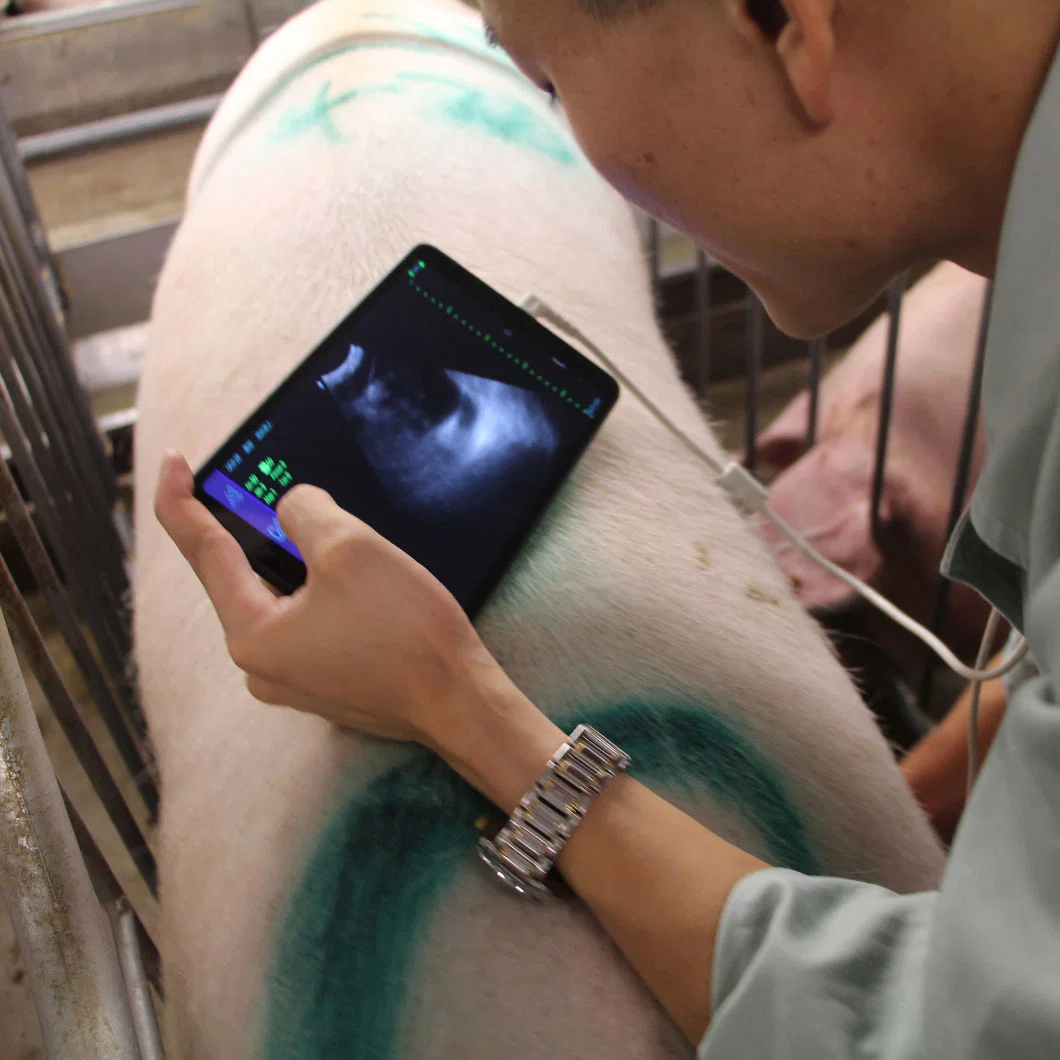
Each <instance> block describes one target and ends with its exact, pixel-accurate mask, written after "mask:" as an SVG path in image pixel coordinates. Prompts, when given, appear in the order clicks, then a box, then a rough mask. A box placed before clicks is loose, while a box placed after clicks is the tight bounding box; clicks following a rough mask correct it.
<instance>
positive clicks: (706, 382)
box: [696, 250, 711, 397]
mask: <svg viewBox="0 0 1060 1060" xmlns="http://www.w3.org/2000/svg"><path fill="white" fill-rule="evenodd" d="M710 355H711V343H710V262H708V261H707V255H706V254H704V253H703V251H702V250H697V251H696V388H697V390H698V391H699V396H700V397H706V395H707V391H708V390H709V389H710Z"/></svg>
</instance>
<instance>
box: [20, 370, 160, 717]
mask: <svg viewBox="0 0 1060 1060" xmlns="http://www.w3.org/2000/svg"><path fill="white" fill-rule="evenodd" d="M0 431H3V433H4V436H5V437H6V439H7V442H8V444H9V445H10V446H11V450H12V453H13V454H14V459H15V463H16V466H17V467H18V469H19V472H20V473H21V474H22V476H23V478H24V480H25V481H26V485H27V489H28V492H29V494H30V496H31V498H32V499H33V501H34V503H35V504H36V505H37V515H38V518H39V519H40V520H41V523H42V526H43V528H44V531H45V534H46V535H47V537H48V541H49V544H50V545H51V547H52V548H53V549H54V551H55V553H56V556H57V558H58V561H59V566H60V567H61V568H62V569H63V570H64V571H65V572H67V575H68V580H69V584H70V587H71V589H72V591H73V592H74V594H75V597H76V598H77V599H78V603H79V604H80V606H81V609H82V612H83V613H84V616H85V618H86V620H87V621H88V622H89V624H90V626H91V627H92V629H93V632H94V633H95V634H96V641H97V645H98V647H99V650H100V654H101V656H102V658H103V660H104V662H105V663H106V665H107V667H108V668H109V670H110V672H111V674H112V675H113V676H114V677H115V680H116V683H117V686H118V691H119V694H121V695H122V699H123V701H124V702H125V704H126V707H127V710H128V713H129V721H130V723H131V724H133V725H134V726H137V732H138V734H142V732H143V731H144V726H143V718H142V716H141V715H140V714H139V712H138V708H137V707H136V704H135V698H134V697H133V696H132V695H131V693H130V690H129V689H128V688H127V686H126V685H125V684H124V683H123V681H122V678H123V676H124V669H125V664H126V659H127V658H128V651H127V648H126V647H125V645H124V644H123V643H122V642H121V641H120V640H119V639H118V631H116V630H115V628H114V623H113V618H112V616H108V614H107V610H106V607H107V603H108V601H106V600H103V601H100V600H99V598H98V596H97V594H96V592H95V591H94V590H95V584H94V582H90V583H89V584H87V585H86V584H85V582H84V580H83V579H82V578H79V577H78V576H77V575H78V570H77V566H76V564H75V563H74V562H73V560H72V558H71V555H70V548H69V544H68V541H67V534H66V533H64V532H63V528H62V525H61V524H58V523H57V522H56V516H55V513H54V511H53V510H52V505H51V494H50V492H49V490H48V488H47V486H46V484H45V483H44V481H43V479H42V478H41V477H40V473H39V470H38V469H37V467H36V465H35V463H34V461H33V459H32V457H31V455H30V453H29V452H28V449H27V446H26V442H25V439H24V436H23V433H22V431H21V429H20V427H19V424H18V422H17V419H16V417H15V415H14V412H13V410H12V408H11V405H10V403H9V401H8V396H7V393H6V391H5V390H4V388H3V387H2V386H0ZM0 465H3V466H0V492H2V493H3V500H2V501H0V504H2V503H4V501H6V502H7V503H9V504H10V505H11V506H12V507H14V508H18V507H19V505H20V504H21V497H20V495H19V493H18V489H17V487H15V484H14V480H13V479H12V478H11V472H10V471H9V470H8V468H7V466H6V464H4V463H3V461H0ZM20 525H21V526H22V527H23V528H28V530H31V531H32V536H33V537H36V530H35V529H34V528H33V523H32V520H29V519H27V520H25V521H24V522H23V521H21V520H20ZM74 525H75V526H76V524H74ZM12 528H13V529H15V530H16V533H17V528H16V526H15V523H14V521H12ZM19 545H20V546H21V547H22V548H23V550H25V549H26V547H27V546H26V544H24V543H23V541H22V540H21V539H20V540H19ZM30 547H31V548H32V541H31V543H30ZM28 558H29V557H28V554H27V559H28ZM100 630H102V631H103V636H102V637H100V636H99V631H100Z"/></svg>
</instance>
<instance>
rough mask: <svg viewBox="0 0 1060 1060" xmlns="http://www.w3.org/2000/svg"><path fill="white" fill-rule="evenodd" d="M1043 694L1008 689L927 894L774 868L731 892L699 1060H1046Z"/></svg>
mask: <svg viewBox="0 0 1060 1060" xmlns="http://www.w3.org/2000/svg"><path fill="white" fill-rule="evenodd" d="M1054 573H1055V572H1054ZM1052 580H1056V579H1055V578H1054V579H1052ZM1054 588H1055V589H1057V590H1060V585H1057V586H1055V587H1054ZM1042 595H1043V596H1048V595H1051V594H1049V592H1048V589H1047V590H1046V592H1045V593H1043V594H1042ZM1052 595H1053V599H1054V600H1055V601H1056V604H1055V606H1053V607H1050V606H1049V605H1048V604H1046V606H1045V607H1042V606H1041V603H1043V602H1044V601H1042V600H1039V601H1038V603H1039V606H1038V607H1037V608H1036V609H1035V610H1036V614H1035V619H1036V625H1038V627H1039V629H1038V630H1037V631H1036V632H1038V634H1039V636H1038V637H1037V638H1036V642H1037V644H1042V643H1043V642H1046V638H1044V637H1042V636H1041V633H1042V632H1043V630H1042V628H1041V627H1042V626H1043V625H1047V626H1048V628H1049V629H1050V631H1051V635H1050V636H1049V637H1048V639H1047V642H1048V643H1051V644H1052V645H1054V646H1055V647H1054V652H1053V654H1054V658H1052V659H1049V660H1048V663H1049V664H1053V665H1047V660H1046V659H1045V658H1043V657H1042V654H1041V653H1040V652H1038V653H1037V654H1038V661H1039V664H1040V665H1041V667H1042V670H1043V672H1046V673H1049V672H1052V673H1057V672H1058V671H1057V669H1055V668H1054V667H1055V665H1056V664H1060V591H1058V592H1056V593H1055V594H1052ZM1053 688H1054V686H1053V684H1052V683H1051V681H1050V679H1049V678H1048V677H1040V678H1035V679H1033V680H1030V681H1027V682H1026V683H1024V684H1023V685H1022V686H1021V687H1020V688H1019V690H1018V691H1017V692H1016V694H1015V696H1014V698H1013V701H1012V704H1011V706H1010V709H1009V714H1008V717H1007V718H1006V720H1005V722H1004V724H1003V725H1002V727H1001V731H1000V733H999V735H998V739H997V741H996V742H995V744H994V747H993V749H992V750H991V752H990V755H989V758H988V759H987V763H986V766H985V768H984V770H983V773H982V776H981V777H980V780H979V783H978V785H977V787H976V790H975V793H974V795H973V797H972V800H971V802H970V804H969V806H968V810H967V812H966V814H965V819H964V821H963V823H962V825H961V829H960V831H959V833H958V836H957V840H956V842H955V844H954V847H953V850H952V852H951V855H950V861H949V865H948V867H947V870H946V875H945V878H944V880H943V883H942V888H941V891H940V892H939V893H937V894H936V893H932V894H922V895H914V896H910V897H905V896H899V895H895V894H892V893H890V892H888V891H886V890H883V889H881V888H878V887H874V886H871V885H868V884H861V883H853V882H850V881H844V880H834V879H814V878H810V877H806V876H801V875H799V874H798V873H794V872H789V871H786V870H766V871H763V872H759V873H756V874H754V875H752V876H750V877H748V878H747V879H746V880H744V881H742V882H741V883H740V884H739V885H738V886H737V887H736V888H735V889H734V891H733V893H732V894H731V895H730V897H729V900H728V903H727V904H726V908H725V913H724V916H723V918H722V923H721V928H720V932H719V938H718V944H717V948H716V951H715V964H714V1019H713V1023H712V1026H711V1029H710V1031H709V1032H708V1034H707V1036H706V1038H705V1039H704V1041H703V1043H702V1045H701V1046H700V1049H699V1057H700V1060H732V1058H741V1060H742V1058H754V1060H772V1058H775V1057H777V1058H779V1057H783V1058H790V1060H832V1058H839V1057H843V1058H850V1057H859V1058H860V1057H864V1058H870V1057H871V1058H877V1057H878V1058H880V1060H898V1058H903V1060H904V1058H907V1057H916V1058H921V1057H923V1058H935V1057H939V1058H950V1057H954V1058H955V1057H960V1058H961V1060H1009V1058H1019V1060H1037V1058H1039V1057H1040V1058H1042V1060H1045V1058H1047V1057H1048V1058H1050V1060H1055V1058H1056V1057H1058V1056H1060V708H1058V707H1057V705H1056V701H1055V700H1056V697H1055V696H1054V692H1053Z"/></svg>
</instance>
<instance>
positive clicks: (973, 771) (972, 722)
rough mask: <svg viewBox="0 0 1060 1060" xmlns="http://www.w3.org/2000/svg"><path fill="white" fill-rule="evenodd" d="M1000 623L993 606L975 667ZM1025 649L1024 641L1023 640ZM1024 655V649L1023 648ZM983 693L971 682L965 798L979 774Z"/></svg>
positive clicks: (981, 662)
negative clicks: (980, 718) (980, 710)
mask: <svg viewBox="0 0 1060 1060" xmlns="http://www.w3.org/2000/svg"><path fill="white" fill-rule="evenodd" d="M1000 625H1001V614H1000V612H999V611H998V610H997V609H996V608H995V609H994V610H992V611H991V612H990V618H989V619H988V620H987V623H986V632H985V633H983V641H982V643H981V644H980V645H979V656H978V658H976V660H975V665H976V666H977V667H982V666H985V665H986V661H987V659H989V658H990V649H991V647H993V644H994V640H995V638H996V637H997V630H998V626H1000ZM1023 646H1024V649H1026V642H1024V645H1023ZM1023 654H1024V655H1026V654H1027V653H1026V650H1024V653H1023ZM982 694H983V682H982V681H975V682H974V683H973V684H972V705H971V710H970V711H969V712H968V789H967V795H966V798H970V797H971V794H972V788H974V787H975V780H976V777H978V776H979V757H980V756H979V700H980V697H981V696H982Z"/></svg>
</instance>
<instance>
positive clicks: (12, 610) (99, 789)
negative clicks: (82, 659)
mask: <svg viewBox="0 0 1060 1060" xmlns="http://www.w3.org/2000/svg"><path fill="white" fill-rule="evenodd" d="M0 608H2V609H3V613H4V616H5V618H6V619H7V621H8V624H9V625H10V627H11V632H12V635H13V636H14V638H15V640H16V641H17V643H18V646H19V648H20V649H21V651H22V654H23V656H24V658H25V659H26V661H27V662H28V663H29V666H30V668H31V669H32V671H33V673H34V676H35V677H36V678H37V681H38V683H39V684H40V687H41V691H42V692H43V693H44V695H45V698H46V699H47V700H48V703H49V705H50V706H51V709H52V713H53V714H54V715H55V719H56V721H58V722H59V725H60V727H61V728H62V730H63V733H64V734H65V736H66V738H67V739H68V740H69V741H70V746H71V747H72V748H73V749H74V753H75V754H76V755H77V759H78V761H79V762H80V763H81V768H82V769H84V771H85V774H86V775H87V776H88V779H89V782H90V783H91V784H92V789H93V791H95V793H96V795H97V796H98V797H99V800H100V802H102V803H103V807H104V809H105V810H106V811H107V816H108V817H110V819H111V821H112V823H113V824H114V827H115V829H116V830H117V832H118V835H119V836H121V839H122V842H124V843H125V845H126V847H127V848H128V850H129V854H130V855H131V857H132V859H133V862H134V864H135V865H136V867H137V868H138V869H139V870H140V874H141V875H142V876H143V878H144V882H145V883H146V884H147V885H148V887H149V888H150V889H151V892H152V893H155V891H156V889H157V874H156V871H155V860H154V857H153V856H152V854H151V851H150V849H149V848H148V845H147V840H146V839H145V838H144V836H143V833H142V832H141V831H140V827H139V825H137V823H136V819H135V818H134V817H133V815H132V813H130V811H129V807H128V806H127V805H126V803H125V798H124V796H123V795H122V793H121V790H120V789H119V787H118V785H117V783H116V782H115V780H114V778H113V777H112V776H111V774H110V771H109V770H108V768H107V763H106V762H105V761H104V759H103V756H102V755H101V754H100V753H99V749H98V748H97V747H96V743H95V741H94V740H93V739H92V735H91V734H90V733H89V731H88V728H87V727H86V726H85V723H84V721H83V720H82V719H81V714H80V712H79V711H78V709H77V706H76V704H75V703H74V698H73V696H72V695H71V694H70V690H69V689H68V688H67V687H66V682H65V681H63V678H62V674H60V673H59V669H58V667H57V666H56V665H55V661H54V660H53V659H52V657H51V654H50V653H49V651H48V646H47V645H46V644H45V643H44V638H43V637H42V636H41V633H40V630H39V629H38V628H37V624H36V623H35V622H34V621H33V616H32V615H31V614H30V610H29V606H28V605H27V604H26V601H25V600H24V599H23V597H22V594H21V593H20V592H19V591H18V586H17V585H16V584H15V579H14V578H13V577H12V575H11V571H10V569H9V568H8V566H7V564H6V563H5V562H4V560H3V558H0Z"/></svg>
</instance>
